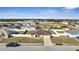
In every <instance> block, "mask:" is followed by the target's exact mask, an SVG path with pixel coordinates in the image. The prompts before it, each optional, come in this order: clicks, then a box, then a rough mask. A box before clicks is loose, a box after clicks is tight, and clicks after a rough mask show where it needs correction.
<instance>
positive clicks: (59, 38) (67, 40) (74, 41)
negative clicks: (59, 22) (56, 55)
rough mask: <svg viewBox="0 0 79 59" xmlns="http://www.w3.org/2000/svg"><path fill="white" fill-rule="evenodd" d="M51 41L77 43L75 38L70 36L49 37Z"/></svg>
mask: <svg viewBox="0 0 79 59" xmlns="http://www.w3.org/2000/svg"><path fill="white" fill-rule="evenodd" d="M51 41H52V43H79V42H78V41H77V40H75V39H72V38H70V37H66V36H65V37H53V38H51Z"/></svg>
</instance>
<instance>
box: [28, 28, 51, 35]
mask: <svg viewBox="0 0 79 59" xmlns="http://www.w3.org/2000/svg"><path fill="white" fill-rule="evenodd" d="M27 34H31V35H36V34H37V35H50V33H49V32H48V31H46V30H43V29H37V30H35V31H29V32H27Z"/></svg>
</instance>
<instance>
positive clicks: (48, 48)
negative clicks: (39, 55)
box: [0, 46, 79, 51]
mask: <svg viewBox="0 0 79 59" xmlns="http://www.w3.org/2000/svg"><path fill="white" fill-rule="evenodd" d="M76 49H79V46H20V47H4V46H1V47H0V51H76Z"/></svg>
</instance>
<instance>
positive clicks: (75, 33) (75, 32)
mask: <svg viewBox="0 0 79 59" xmlns="http://www.w3.org/2000/svg"><path fill="white" fill-rule="evenodd" d="M65 32H67V33H69V34H71V35H79V30H76V29H74V30H68V31H65Z"/></svg>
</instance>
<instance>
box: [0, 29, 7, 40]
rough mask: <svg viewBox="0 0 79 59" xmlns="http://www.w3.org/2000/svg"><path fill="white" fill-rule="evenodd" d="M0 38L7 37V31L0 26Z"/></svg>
mask: <svg viewBox="0 0 79 59" xmlns="http://www.w3.org/2000/svg"><path fill="white" fill-rule="evenodd" d="M2 38H8V33H7V31H6V30H4V29H2V28H0V39H2Z"/></svg>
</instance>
